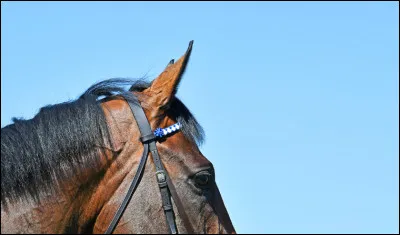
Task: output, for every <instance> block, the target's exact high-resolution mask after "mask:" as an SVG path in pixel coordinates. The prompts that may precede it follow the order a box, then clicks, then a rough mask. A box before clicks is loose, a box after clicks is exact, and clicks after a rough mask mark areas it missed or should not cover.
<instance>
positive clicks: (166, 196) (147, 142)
mask: <svg viewBox="0 0 400 235" xmlns="http://www.w3.org/2000/svg"><path fill="white" fill-rule="evenodd" d="M123 97H124V98H125V99H126V100H127V102H128V104H129V106H130V108H131V110H132V113H133V115H134V117H135V120H136V122H137V124H138V127H139V131H140V133H141V138H140V140H141V142H142V143H143V146H144V150H143V155H142V159H141V160H140V163H139V166H138V169H137V171H136V175H135V177H134V179H133V181H132V183H131V185H130V187H129V189H128V193H127V195H126V197H125V199H124V201H123V202H122V204H121V206H120V207H119V208H118V210H117V212H116V213H115V215H114V218H113V220H112V222H111V223H110V225H109V227H108V229H107V231H106V232H105V233H106V234H111V233H112V232H113V231H114V229H115V227H116V225H117V223H118V221H119V220H120V219H121V217H122V214H123V212H124V211H125V209H126V207H127V206H128V203H129V201H130V199H131V198H132V195H133V194H134V192H135V190H136V188H137V185H138V183H139V181H140V178H141V176H142V175H143V170H144V166H145V163H146V161H147V156H148V152H149V151H150V152H151V155H152V157H153V161H154V164H155V167H156V177H157V182H158V186H159V188H160V193H161V199H162V205H163V209H164V213H165V217H166V220H167V225H168V228H169V232H170V233H172V234H177V233H178V231H177V228H176V224H175V216H174V211H173V206H172V202H171V194H170V190H171V189H172V192H173V199H174V201H175V204H176V206H177V208H178V211H179V214H180V215H181V218H182V220H183V222H184V225H185V227H186V229H187V230H188V231H187V232H188V233H193V228H192V226H191V224H190V222H189V220H188V217H187V215H186V213H185V211H184V210H183V206H182V203H181V201H180V200H179V198H178V197H177V194H176V191H175V188H174V187H173V185H172V182H171V181H170V179H169V177H168V173H167V172H166V170H165V169H164V166H163V164H162V162H161V159H160V156H159V154H158V150H157V146H156V140H157V138H156V136H155V135H154V134H153V131H152V130H151V127H150V124H149V122H148V120H147V117H146V115H145V113H144V111H143V108H142V107H141V106H140V104H139V102H138V100H137V98H136V97H135V96H134V95H133V94H132V93H130V92H127V93H124V94H123ZM131 100H133V101H134V102H132V101H131ZM169 188H170V189H169Z"/></svg>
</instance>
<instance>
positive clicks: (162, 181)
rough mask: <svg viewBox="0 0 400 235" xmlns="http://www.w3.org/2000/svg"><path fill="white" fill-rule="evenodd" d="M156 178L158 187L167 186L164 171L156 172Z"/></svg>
mask: <svg viewBox="0 0 400 235" xmlns="http://www.w3.org/2000/svg"><path fill="white" fill-rule="evenodd" d="M156 178H157V183H158V185H159V186H160V187H165V186H167V175H166V174H165V171H163V170H161V171H157V172H156Z"/></svg>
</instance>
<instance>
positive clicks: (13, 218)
mask: <svg viewBox="0 0 400 235" xmlns="http://www.w3.org/2000/svg"><path fill="white" fill-rule="evenodd" d="M192 43H193V41H191V42H190V43H189V48H188V49H187V51H186V53H185V54H184V55H183V56H182V57H181V58H180V59H179V60H178V61H176V63H174V60H171V62H170V63H169V64H168V65H167V67H166V68H165V70H164V71H163V72H162V73H161V74H160V75H159V76H158V77H157V78H155V79H154V80H153V81H152V82H145V81H144V80H136V81H133V80H129V79H109V80H105V81H102V82H99V83H97V84H94V85H93V86H91V87H90V88H88V89H87V90H86V91H85V92H84V93H83V94H82V95H81V96H80V97H79V98H78V99H76V100H74V101H68V102H65V103H61V104H56V105H49V106H45V107H42V108H41V109H40V111H39V113H38V114H37V115H36V116H35V117H34V118H32V119H30V120H23V119H15V118H14V119H13V123H12V124H10V125H8V126H6V127H4V128H2V129H1V233H145V234H149V233H152V234H153V233H236V231H235V229H234V227H233V225H232V222H231V219H230V217H229V215H228V212H227V210H226V208H225V205H224V202H223V200H222V197H221V194H220V192H219V190H218V187H217V185H216V183H215V172H214V168H213V165H212V163H211V162H210V161H209V160H207V158H206V157H205V156H203V154H202V153H201V152H200V150H199V145H200V144H201V143H202V141H203V140H204V131H203V129H202V127H201V126H200V125H199V123H198V122H197V121H196V119H195V118H194V116H193V115H192V114H191V112H190V111H189V109H188V108H187V107H186V106H185V105H184V104H183V103H182V102H181V101H180V100H179V99H178V98H177V97H176V96H175V94H176V92H177V89H178V86H179V83H180V81H181V78H182V76H183V74H184V71H185V68H186V66H187V64H188V61H189V57H190V54H191V51H192ZM126 86H129V87H130V88H129V89H127V87H126ZM159 127H162V128H163V129H159ZM156 128H158V129H156ZM143 130H145V131H143ZM146 130H147V131H148V130H150V132H147V133H145V132H146ZM153 130H156V131H155V132H154V133H153V132H152V131H153ZM147 155H150V156H152V158H150V159H148V158H147ZM168 203H169V204H168Z"/></svg>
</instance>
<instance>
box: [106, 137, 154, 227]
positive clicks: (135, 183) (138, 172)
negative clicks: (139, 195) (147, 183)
mask: <svg viewBox="0 0 400 235" xmlns="http://www.w3.org/2000/svg"><path fill="white" fill-rule="evenodd" d="M143 147H144V149H143V155H142V158H141V159H140V163H139V166H138V168H137V170H136V174H135V177H134V178H133V180H132V183H131V186H130V187H129V189H128V192H127V193H126V196H125V198H124V201H123V202H122V204H121V205H120V206H119V208H118V210H117V212H116V213H115V215H114V218H113V220H112V221H111V223H110V225H109V226H108V228H107V231H106V232H105V234H111V233H112V232H113V231H114V229H115V226H117V224H118V222H119V220H120V219H121V217H122V214H123V213H124V211H125V209H126V207H127V206H128V203H129V201H130V200H131V198H132V195H133V194H134V192H135V191H136V188H137V186H138V182H139V179H140V178H141V176H142V175H143V170H144V166H145V165H146V161H147V156H148V155H149V146H148V145H147V144H145V145H144V146H143Z"/></svg>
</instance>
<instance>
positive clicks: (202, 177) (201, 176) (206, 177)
mask: <svg viewBox="0 0 400 235" xmlns="http://www.w3.org/2000/svg"><path fill="white" fill-rule="evenodd" d="M211 180H212V175H211V174H210V173H208V172H207V171H203V172H199V173H197V174H196V175H195V177H194V181H195V183H196V184H197V185H198V186H200V187H205V186H208V184H209V183H210V182H211Z"/></svg>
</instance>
